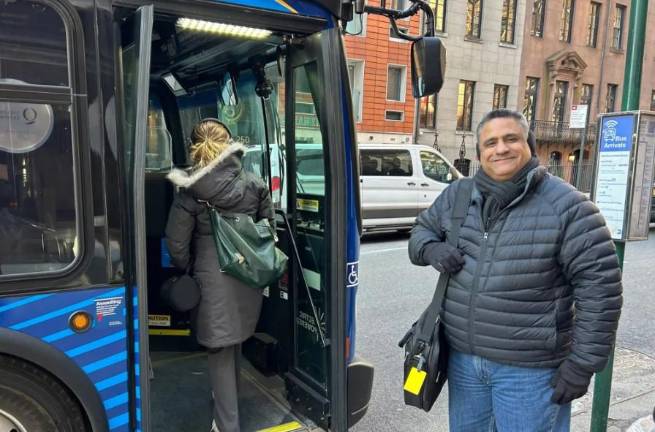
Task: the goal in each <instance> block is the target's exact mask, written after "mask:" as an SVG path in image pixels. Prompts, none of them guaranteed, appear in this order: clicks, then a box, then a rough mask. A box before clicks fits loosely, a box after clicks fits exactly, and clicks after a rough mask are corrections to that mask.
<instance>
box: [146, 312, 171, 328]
mask: <svg viewBox="0 0 655 432" xmlns="http://www.w3.org/2000/svg"><path fill="white" fill-rule="evenodd" d="M148 325H149V326H155V327H170V326H171V316H170V315H148Z"/></svg>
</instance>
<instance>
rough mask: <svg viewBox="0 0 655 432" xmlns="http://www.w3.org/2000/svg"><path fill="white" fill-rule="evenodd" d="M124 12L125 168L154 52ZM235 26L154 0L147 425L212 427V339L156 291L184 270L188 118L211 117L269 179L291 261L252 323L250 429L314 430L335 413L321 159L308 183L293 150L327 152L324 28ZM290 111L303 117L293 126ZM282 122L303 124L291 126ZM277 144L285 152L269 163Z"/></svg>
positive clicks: (247, 347)
mask: <svg viewBox="0 0 655 432" xmlns="http://www.w3.org/2000/svg"><path fill="white" fill-rule="evenodd" d="M117 12H118V13H116V14H115V15H116V16H117V19H116V26H115V28H116V31H115V33H116V35H115V37H116V38H117V39H118V40H120V43H118V44H117V49H118V52H116V54H115V55H116V58H117V62H116V63H117V68H118V70H117V79H118V80H120V82H119V83H118V85H117V88H118V89H119V99H120V100H121V102H120V103H118V104H117V110H118V111H120V112H119V113H118V114H119V118H122V123H120V122H119V131H120V132H121V133H122V134H123V143H124V144H123V147H124V148H123V150H122V151H123V152H124V158H125V159H126V160H127V161H128V163H126V164H125V165H126V167H129V166H133V163H132V162H133V158H134V157H135V156H134V155H135V154H136V153H137V150H138V149H137V148H136V147H135V146H136V145H143V144H142V143H136V142H135V141H136V140H135V138H134V135H135V133H134V131H135V130H136V128H137V127H138V124H137V123H136V122H137V121H138V120H137V119H138V115H137V113H136V111H137V105H138V104H137V100H138V96H139V93H138V90H137V89H138V83H137V79H138V73H137V71H138V69H139V67H142V68H143V66H139V64H140V63H141V64H143V62H145V61H147V59H145V56H144V52H147V51H148V50H144V47H142V46H141V47H140V46H139V44H140V42H139V41H141V43H143V40H147V39H148V37H146V38H145V39H144V37H143V34H141V33H143V29H144V27H143V26H142V23H141V22H140V20H139V19H138V18H137V17H138V14H134V13H133V11H130V10H127V9H125V10H118V11H117ZM283 22H284V21H283V20H280V23H283ZM230 25H232V26H230ZM237 25H238V22H237V21H234V22H230V21H228V20H225V22H224V23H221V24H218V23H212V22H207V21H201V20H194V19H189V18H185V17H183V16H174V15H166V14H161V13H158V12H157V10H156V9H155V15H154V21H153V24H152V32H151V38H150V41H149V43H150V46H149V47H148V48H149V51H150V65H149V86H148V87H149V88H148V114H147V130H146V143H145V146H146V149H145V173H144V175H145V191H144V193H145V202H144V203H143V206H144V209H141V211H144V212H145V241H146V251H147V292H148V299H147V303H148V325H149V335H150V336H149V357H150V367H149V368H148V369H149V374H150V425H151V427H150V429H151V430H155V431H158V432H168V431H170V432H173V431H181V430H187V431H195V430H199V431H202V430H209V426H210V425H211V416H212V414H211V412H212V408H211V407H212V402H211V390H210V388H209V380H208V374H207V360H206V354H205V351H204V348H203V347H201V346H199V345H198V344H197V343H196V342H195V338H194V332H193V326H194V321H193V311H191V312H185V313H182V312H175V311H173V310H171V308H170V307H169V306H168V305H167V304H166V302H165V301H164V300H163V299H162V296H161V294H160V290H161V287H162V285H163V284H164V283H165V282H166V281H167V280H168V279H169V278H171V277H173V276H175V275H179V274H180V271H179V270H177V269H175V268H173V267H172V265H171V263H170V258H169V256H168V255H167V251H166V246H165V241H164V237H165V234H164V230H165V227H166V222H167V216H168V211H169V208H170V206H171V203H172V200H173V197H174V193H175V191H174V187H173V184H172V183H170V182H169V181H168V180H167V179H166V175H167V174H168V172H170V170H171V169H172V168H173V167H178V168H190V161H189V159H188V156H187V154H188V147H189V144H190V134H191V129H192V128H193V126H194V125H195V124H196V123H197V122H198V121H199V120H201V119H204V118H208V117H211V118H218V119H220V120H221V121H222V122H223V123H225V124H226V125H227V126H228V127H229V129H230V131H231V133H232V136H233V139H234V140H236V141H240V142H241V143H243V144H244V145H245V146H246V148H247V149H248V150H247V152H246V157H244V168H245V169H249V170H252V171H253V172H255V173H257V174H259V175H261V176H262V178H263V179H264V181H266V183H267V184H269V186H270V188H271V193H272V196H273V200H274V202H275V206H276V224H277V231H278V237H279V239H280V242H279V247H280V248H281V249H282V250H284V251H285V253H286V254H287V255H288V256H289V268H288V273H287V274H285V275H284V276H283V278H282V279H281V280H280V281H279V282H278V283H277V284H276V285H274V286H270V287H268V288H266V289H265V290H264V292H263V295H264V297H265V298H264V304H263V307H262V311H261V315H260V320H259V323H258V326H257V330H256V334H255V335H254V336H253V337H252V338H250V339H249V340H248V341H246V342H245V343H244V344H243V346H242V352H243V361H242V364H241V376H240V400H239V402H240V405H239V409H240V417H241V427H242V429H241V430H242V431H244V432H249V431H258V430H263V429H266V428H270V427H278V428H279V427H280V425H282V427H283V429H276V430H311V429H312V428H317V427H319V428H325V429H327V427H328V425H329V412H330V408H329V396H328V394H329V385H328V380H329V378H328V374H329V355H328V354H329V349H328V342H327V335H326V329H327V317H328V316H329V310H328V308H329V301H328V300H327V299H328V298H329V289H330V288H329V287H328V286H326V283H325V280H326V278H325V277H324V272H325V269H326V241H327V240H326V236H325V230H326V218H325V215H326V212H325V206H326V203H327V200H326V199H325V191H326V187H325V185H326V178H325V170H323V169H315V170H314V171H313V173H314V175H312V176H311V177H312V179H311V181H312V183H313V186H312V187H311V190H310V192H311V193H308V191H309V189H308V190H305V188H303V185H302V179H301V178H300V177H299V176H297V175H296V171H297V169H298V165H299V160H298V156H297V155H295V154H294V152H293V151H292V150H290V151H285V149H286V146H287V145H289V143H291V144H290V145H291V146H293V144H294V143H296V142H298V143H313V144H316V145H315V146H313V148H312V152H311V160H312V163H313V164H314V165H316V164H317V163H318V165H320V166H321V167H322V166H323V165H324V164H325V155H324V149H326V148H327V147H324V142H325V140H324V139H323V132H322V130H323V129H322V126H323V125H322V124H321V120H322V119H321V115H320V111H321V107H320V103H321V98H322V97H323V95H322V93H323V92H324V88H323V86H322V85H318V82H319V81H318V80H319V78H318V72H317V66H316V60H312V55H315V56H317V57H320V49H313V48H312V47H315V46H317V44H316V40H315V41H314V42H312V39H320V30H321V26H318V25H317V28H316V29H315V31H314V34H310V33H311V32H308V33H306V34H298V33H292V32H290V31H288V30H279V31H276V30H275V28H274V27H275V26H274V25H273V26H267V28H268V29H270V28H273V30H272V31H271V30H264V29H247V28H243V27H237ZM280 25H282V24H280ZM324 25H325V24H324V22H323V23H322V26H324ZM286 27H287V28H288V27H289V24H287V25H286ZM146 31H147V28H146ZM318 46H320V45H318ZM293 47H302V48H303V49H302V55H298V56H296V57H294V56H293V55H292V54H291V53H290V51H291V50H292V49H293ZM298 51H301V50H300V49H299V50H298ZM121 93H122V94H121ZM287 111H291V112H287ZM289 122H293V125H292V126H286V125H287V124H288V123H289ZM286 131H289V133H292V134H293V136H292V137H287V136H286V134H285V132H286ZM271 152H275V153H276V156H275V157H274V160H275V162H274V163H273V165H274V167H273V168H271V162H270V155H271ZM271 169H273V170H274V175H271ZM317 173H318V174H317ZM125 174H126V176H127V177H128V178H131V177H132V175H133V173H131V172H126V173H125ZM317 184H318V186H317ZM128 187H130V186H129V185H128ZM127 193H128V194H129V193H130V192H129V191H128V192H127ZM291 203H292V204H291ZM296 203H299V204H298V205H296ZM134 211H135V212H138V211H139V209H138V208H136V209H134ZM294 244H295V247H294ZM141 318H142V319H144V317H143V316H142V317H141ZM145 369H146V367H141V370H142V371H144V370H145ZM143 373H145V372H143Z"/></svg>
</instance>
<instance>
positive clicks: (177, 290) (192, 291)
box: [161, 271, 200, 312]
mask: <svg viewBox="0 0 655 432" xmlns="http://www.w3.org/2000/svg"><path fill="white" fill-rule="evenodd" d="M161 297H162V298H163V299H164V301H165V302H166V303H167V304H168V305H169V306H170V307H171V308H173V310H176V311H178V312H188V311H190V310H191V309H193V308H194V307H196V306H197V305H198V303H200V287H199V286H198V283H197V282H196V280H195V279H194V278H193V277H191V276H190V275H189V273H188V271H187V272H186V273H184V274H183V275H181V276H173V277H172V278H170V279H168V280H167V281H166V282H164V284H163V285H162V287H161Z"/></svg>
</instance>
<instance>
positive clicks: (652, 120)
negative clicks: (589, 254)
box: [592, 111, 655, 240]
mask: <svg viewBox="0 0 655 432" xmlns="http://www.w3.org/2000/svg"><path fill="white" fill-rule="evenodd" d="M599 131H600V133H599V136H598V146H597V151H598V154H597V157H596V175H595V176H594V187H593V189H592V200H593V201H594V202H595V203H596V205H597V206H598V208H599V209H600V212H601V213H602V215H603V217H604V218H605V221H606V222H607V227H608V228H609V230H610V233H611V235H612V239H614V240H644V239H647V238H648V222H649V218H650V199H651V188H652V183H653V170H654V169H653V164H654V159H655V158H654V156H655V113H650V112H643V111H638V112H625V113H613V114H606V115H603V116H602V117H601V119H600V127H599Z"/></svg>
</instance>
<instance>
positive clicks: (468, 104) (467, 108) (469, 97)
mask: <svg viewBox="0 0 655 432" xmlns="http://www.w3.org/2000/svg"><path fill="white" fill-rule="evenodd" d="M474 91H475V82H474V81H464V80H460V82H459V88H458V92H457V130H458V131H470V130H471V119H472V117H473V92H474Z"/></svg>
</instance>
